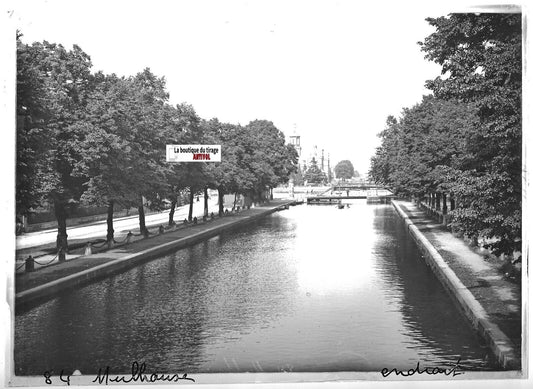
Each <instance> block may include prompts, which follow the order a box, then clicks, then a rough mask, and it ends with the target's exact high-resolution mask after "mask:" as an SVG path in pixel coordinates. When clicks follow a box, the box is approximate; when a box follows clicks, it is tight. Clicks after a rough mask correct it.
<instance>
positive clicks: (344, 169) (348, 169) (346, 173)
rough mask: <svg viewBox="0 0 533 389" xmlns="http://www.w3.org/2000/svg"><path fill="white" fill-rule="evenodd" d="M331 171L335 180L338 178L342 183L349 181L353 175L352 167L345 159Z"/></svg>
mask: <svg viewBox="0 0 533 389" xmlns="http://www.w3.org/2000/svg"><path fill="white" fill-rule="evenodd" d="M333 170H334V172H335V177H336V178H337V179H339V178H340V179H341V180H343V181H344V180H347V179H350V178H352V177H353V176H354V175H355V170H354V168H353V165H352V163H351V162H350V161H348V160H347V159H345V160H342V161H340V162H339V163H338V164H337V165H335V169H333Z"/></svg>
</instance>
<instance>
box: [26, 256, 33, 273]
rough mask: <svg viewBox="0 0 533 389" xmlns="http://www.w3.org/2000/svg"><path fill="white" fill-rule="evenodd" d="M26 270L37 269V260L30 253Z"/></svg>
mask: <svg viewBox="0 0 533 389" xmlns="http://www.w3.org/2000/svg"><path fill="white" fill-rule="evenodd" d="M25 270H26V272H28V273H29V272H32V271H34V270H35V262H34V261H33V257H32V256H31V255H30V256H29V257H28V258H26V268H25Z"/></svg>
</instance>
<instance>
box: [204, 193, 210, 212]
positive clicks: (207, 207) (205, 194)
mask: <svg viewBox="0 0 533 389" xmlns="http://www.w3.org/2000/svg"><path fill="white" fill-rule="evenodd" d="M208 216H209V193H208V190H207V186H206V187H205V188H204V217H205V218H207V217H208Z"/></svg>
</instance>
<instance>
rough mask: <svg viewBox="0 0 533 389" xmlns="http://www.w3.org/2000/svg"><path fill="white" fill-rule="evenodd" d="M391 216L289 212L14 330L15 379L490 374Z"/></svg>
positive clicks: (88, 293)
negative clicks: (107, 371) (134, 370)
mask: <svg viewBox="0 0 533 389" xmlns="http://www.w3.org/2000/svg"><path fill="white" fill-rule="evenodd" d="M488 353H489V351H488V349H487V348H486V347H485V346H484V345H483V344H482V343H480V341H479V339H478V337H477V335H476V334H475V333H474V331H473V330H472V329H471V328H470V326H469V324H468V323H467V322H466V320H465V319H464V318H463V316H462V315H461V313H460V312H459V311H458V309H457V308H456V307H455V305H454V304H453V303H452V301H451V300H450V298H449V297H448V295H447V294H446V292H445V290H444V289H443V288H442V287H441V285H440V283H439V281H438V280H437V279H436V278H435V277H434V275H433V274H432V272H431V270H430V269H429V268H428V267H427V266H426V265H425V263H424V261H423V259H422V258H421V256H420V254H419V252H418V251H417V248H416V246H415V244H414V243H413V242H412V241H411V239H410V238H409V236H408V234H407V232H406V231H405V229H404V227H403V224H402V223H401V221H400V219H399V217H398V216H397V215H396V213H395V211H394V209H393V208H392V206H390V205H368V204H366V202H365V201H364V200H354V201H352V203H351V206H350V207H349V208H345V209H337V208H335V207H330V206H305V205H303V206H298V207H291V208H290V209H289V210H285V211H282V212H278V213H275V214H273V215H271V216H268V217H266V218H264V219H263V220H261V221H259V222H256V223H255V224H253V225H249V226H247V227H245V228H242V229H240V230H234V231H232V232H228V233H225V234H222V235H220V236H217V237H214V238H212V239H210V240H208V241H205V242H203V243H201V244H198V245H195V246H193V247H191V248H189V249H184V250H181V251H178V252H176V253H173V254H171V255H167V256H165V257H161V258H158V259H156V260H153V261H150V262H147V263H145V264H143V265H140V266H138V267H135V268H134V269H131V270H129V271H127V272H125V273H121V274H118V275H116V276H114V277H112V278H107V279H104V280H102V281H100V282H98V283H94V284H91V285H88V286H86V287H83V288H81V289H78V290H75V291H69V292H68V293H65V294H64V295H62V296H60V297H57V298H55V299H53V300H50V301H48V302H46V303H44V304H42V305H39V306H37V307H34V308H32V309H30V310H27V311H24V312H20V313H19V314H17V316H16V318H15V372H16V374H17V375H29V374H31V375H41V374H42V373H43V372H44V371H45V370H50V369H54V371H60V370H61V369H65V371H67V372H72V371H73V370H74V369H79V370H80V371H81V372H82V373H83V374H94V373H96V372H97V371H98V368H99V367H104V368H105V366H110V367H111V371H113V372H114V373H119V372H122V373H128V372H131V364H132V362H134V361H139V362H146V364H147V367H148V371H150V372H153V371H157V372H186V373H189V374H191V373H195V372H273V371H276V372H278V371H300V372H307V371H380V370H381V369H382V368H384V367H388V368H392V367H397V368H404V369H408V368H412V367H415V366H416V363H417V362H420V366H421V367H422V368H423V367H424V366H441V367H451V366H452V365H453V364H455V362H457V360H458V358H461V363H460V366H461V368H462V369H473V370H490V369H494V368H495V366H494V365H493V363H492V362H490V360H491V358H487V355H488Z"/></svg>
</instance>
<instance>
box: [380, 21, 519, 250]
mask: <svg viewBox="0 0 533 389" xmlns="http://www.w3.org/2000/svg"><path fill="white" fill-rule="evenodd" d="M427 21H428V22H429V24H430V25H432V26H433V27H435V32H434V33H432V34H430V35H429V36H428V37H427V38H426V39H425V40H424V42H421V43H420V46H421V48H422V50H423V51H424V52H425V56H426V58H427V59H429V60H431V61H435V62H436V63H438V64H440V65H441V66H442V76H440V77H437V78H435V79H434V80H429V81H428V82H427V84H426V86H427V87H428V88H429V89H430V90H432V91H433V93H434V96H426V97H424V99H423V101H422V102H421V103H419V104H417V105H415V106H414V107H412V108H409V109H406V110H404V112H403V114H402V117H401V118H399V119H396V118H393V117H389V118H388V119H387V124H386V128H385V130H384V131H383V132H382V133H381V134H380V137H381V138H382V144H381V146H380V147H378V149H377V150H376V154H375V155H374V157H373V158H372V160H371V169H370V175H371V177H372V178H373V179H374V180H376V181H377V182H381V183H386V184H389V185H391V186H393V187H394V188H395V190H396V191H397V192H398V193H404V194H409V195H414V196H417V197H419V198H420V197H422V196H424V195H425V194H427V193H448V194H451V195H453V196H454V198H455V200H456V208H455V209H454V210H453V212H452V213H451V215H452V218H453V225H454V226H455V228H457V229H458V230H460V231H462V232H463V233H464V234H465V235H466V236H469V237H473V238H488V243H487V244H486V246H487V247H489V248H491V249H493V250H494V251H495V253H498V254H499V253H507V254H509V253H512V252H513V251H515V250H520V246H521V199H522V128H521V115H522V112H521V95H522V93H521V90H522V85H521V80H522V57H521V53H522V47H521V42H522V36H521V27H522V26H521V15H520V14H452V15H449V16H447V17H439V18H428V19H427Z"/></svg>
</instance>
